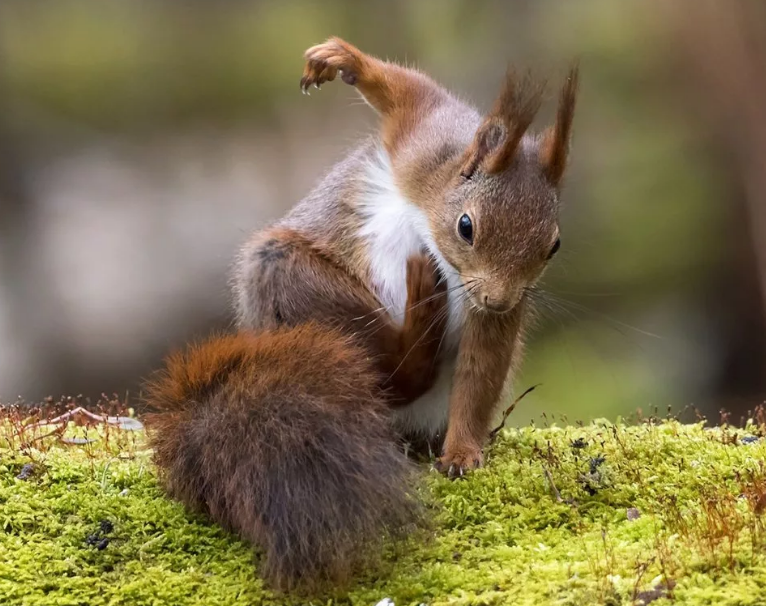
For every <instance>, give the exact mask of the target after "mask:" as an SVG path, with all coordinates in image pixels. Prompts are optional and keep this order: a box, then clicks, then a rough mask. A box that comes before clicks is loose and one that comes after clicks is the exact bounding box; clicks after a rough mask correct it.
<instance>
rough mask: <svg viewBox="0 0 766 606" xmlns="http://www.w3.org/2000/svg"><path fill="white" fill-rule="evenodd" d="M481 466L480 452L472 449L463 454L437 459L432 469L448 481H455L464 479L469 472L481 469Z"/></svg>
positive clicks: (481, 456)
mask: <svg viewBox="0 0 766 606" xmlns="http://www.w3.org/2000/svg"><path fill="white" fill-rule="evenodd" d="M448 464H449V466H448ZM482 464H483V455H482V453H481V450H480V449H479V450H473V449H472V450H469V451H466V452H463V453H458V454H452V455H444V456H442V457H441V458H439V459H437V461H436V463H435V464H434V468H435V469H436V470H437V471H439V472H441V473H444V474H445V475H446V476H447V477H448V478H449V479H450V480H456V479H459V478H464V477H466V475H467V473H468V472H469V471H471V470H472V469H477V468H479V467H481V466H482ZM445 470H446V471H445Z"/></svg>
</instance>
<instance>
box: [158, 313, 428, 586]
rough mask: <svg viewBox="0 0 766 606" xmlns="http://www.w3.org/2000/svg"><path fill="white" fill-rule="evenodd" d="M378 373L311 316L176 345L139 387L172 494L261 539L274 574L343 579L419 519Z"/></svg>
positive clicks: (297, 581)
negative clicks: (292, 324) (289, 324)
mask: <svg viewBox="0 0 766 606" xmlns="http://www.w3.org/2000/svg"><path fill="white" fill-rule="evenodd" d="M379 382H380V377H379V375H378V373H377V371H376V369H375V367H374V365H373V364H372V362H371V361H370V358H369V356H368V355H367V352H366V351H365V349H364V348H363V347H360V346H359V345H358V344H357V343H355V342H354V341H353V340H352V339H351V338H350V337H348V336H345V335H343V334H342V333H340V332H339V331H335V330H332V329H329V328H326V327H321V326H319V325H316V324H312V323H308V324H303V325H302V326H300V327H297V328H280V329H275V330H268V331H265V332H262V333H261V334H257V335H256V334H252V333H247V332H243V333H240V334H238V335H232V336H225V337H219V338H215V339H211V340H210V341H208V342H206V343H202V344H199V345H194V346H191V347H189V348H188V349H187V350H186V351H184V352H179V353H175V354H173V355H171V356H170V357H169V358H168V360H167V365H166V368H165V370H164V371H163V372H161V373H160V374H158V376H157V377H156V378H155V379H154V380H153V381H152V383H151V384H150V386H149V390H148V396H147V401H148V404H149V405H150V406H151V408H152V409H154V410H155V411H156V412H155V414H153V415H151V416H149V418H148V424H149V427H150V429H151V431H150V438H151V443H152V446H153V448H154V457H155V461H156V463H157V465H158V466H159V468H160V470H161V472H162V473H161V477H162V480H163V482H164V485H165V488H166V490H167V492H168V493H169V494H170V495H171V496H173V497H174V498H177V499H179V500H180V501H182V502H184V503H185V504H186V505H188V506H189V507H192V508H194V509H196V510H200V511H203V512H206V513H207V514H209V515H210V516H211V517H212V518H213V519H215V520H216V521H217V522H219V523H220V524H222V525H223V526H224V527H226V528H228V529H231V530H232V531H234V532H237V533H238V534H240V535H241V536H243V537H244V538H246V539H248V540H249V541H252V542H253V543H255V544H257V545H259V546H260V547H261V548H262V550H263V551H264V553H265V563H264V565H263V567H261V569H260V570H261V572H262V574H263V575H264V576H265V577H266V579H267V580H268V581H269V582H271V583H272V584H273V585H275V586H278V587H281V588H283V589H293V588H296V587H299V588H303V589H306V588H312V587H316V586H317V585H322V584H323V583H325V582H331V583H333V584H338V583H342V582H344V581H345V580H346V579H348V577H349V576H350V575H351V574H352V573H353V572H354V570H355V569H356V567H357V566H358V565H359V563H360V562H364V561H365V560H368V559H370V558H369V556H370V555H372V554H375V553H377V552H378V551H379V547H380V546H379V542H380V539H381V538H383V537H384V536H387V535H388V536H394V537H396V536H402V535H403V534H404V533H406V532H407V531H408V530H409V529H410V527H411V525H412V524H413V523H415V522H417V521H418V520H419V519H420V518H419V507H418V505H417V503H416V501H415V500H414V499H413V497H412V494H411V490H412V480H413V475H412V469H411V468H410V466H409V464H408V462H407V461H406V460H405V457H404V455H403V454H402V453H401V452H400V450H399V449H398V448H397V446H396V440H395V437H394V436H393V434H392V433H391V430H390V427H389V422H388V419H387V407H386V402H385V398H384V396H383V395H382V394H381V392H380V391H379V389H378V385H379ZM373 559H374V558H373Z"/></svg>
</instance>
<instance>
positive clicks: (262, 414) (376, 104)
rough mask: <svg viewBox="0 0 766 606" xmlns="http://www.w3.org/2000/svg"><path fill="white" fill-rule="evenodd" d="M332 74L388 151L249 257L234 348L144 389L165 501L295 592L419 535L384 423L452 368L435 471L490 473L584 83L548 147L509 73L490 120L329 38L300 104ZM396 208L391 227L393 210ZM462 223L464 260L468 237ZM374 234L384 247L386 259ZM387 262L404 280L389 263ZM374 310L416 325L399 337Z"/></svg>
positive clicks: (398, 329)
mask: <svg viewBox="0 0 766 606" xmlns="http://www.w3.org/2000/svg"><path fill="white" fill-rule="evenodd" d="M338 74H340V75H341V77H342V79H343V80H344V82H346V83H347V84H351V85H354V86H356V87H357V89H358V90H359V92H360V93H361V94H362V96H363V97H364V98H365V99H366V100H367V101H368V103H369V104H370V105H371V106H372V107H373V108H374V109H375V110H376V111H377V112H378V113H379V114H380V115H381V130H380V136H379V138H378V139H373V140H371V141H368V142H367V143H365V144H364V145H362V146H360V147H359V148H358V149H357V150H355V151H354V152H353V153H351V154H350V155H349V156H348V157H347V158H346V159H345V160H343V161H342V162H340V163H339V164H338V165H336V166H335V167H334V168H333V169H332V170H331V171H330V173H329V174H328V175H327V176H326V177H325V178H324V179H323V180H322V181H321V183H320V184H319V185H318V186H317V187H316V188H315V189H314V190H313V191H312V192H311V193H310V194H309V195H308V196H307V197H306V198H305V199H304V200H303V201H302V202H301V203H300V204H298V205H297V206H296V207H295V208H294V209H293V210H292V211H291V212H290V214H289V215H288V216H287V217H286V218H284V219H283V220H281V221H279V222H278V223H277V224H276V225H274V226H272V227H270V228H269V229H266V230H264V231H262V232H259V233H257V234H255V236H254V237H253V238H252V239H251V240H250V242H248V243H247V244H246V246H245V247H244V248H243V249H242V252H241V254H240V256H239V258H238V259H237V263H236V266H235V271H234V276H233V292H234V298H235V306H236V310H237V324H238V328H239V329H240V330H241V331H242V332H241V333H240V334H238V335H235V336H229V337H222V338H218V339H213V340H211V341H209V342H207V343H204V344H202V345H199V346H193V347H191V348H189V349H188V350H187V351H186V352H183V353H178V354H174V355H173V356H171V357H170V358H169V359H168V362H167V367H166V369H165V371H164V372H163V373H161V374H160V375H158V377H157V378H156V379H155V380H154V382H153V383H152V385H151V387H150V389H149V390H148V403H149V405H150V406H151V407H152V408H154V409H155V410H157V411H158V412H157V414H156V415H155V416H154V417H153V418H151V419H150V420H149V422H150V424H151V427H152V430H153V431H152V434H151V435H152V444H153V447H154V449H155V458H156V461H157V464H158V466H159V467H160V469H161V470H162V476H163V480H164V482H165V486H166V488H167V490H168V492H169V493H170V494H171V495H173V496H174V497H176V498H178V499H180V500H181V501H183V502H185V503H187V504H188V505H189V506H191V507H195V508H197V509H201V510H203V511H206V512H207V513H208V514H210V515H211V517H213V519H215V520H217V521H218V522H220V523H222V524H223V525H225V526H226V527H228V528H231V529H232V530H234V531H236V532H238V533H239V534H240V535H242V536H243V537H245V538H246V539H249V540H251V541H253V542H254V543H257V544H258V545H260V546H261V548H262V549H263V550H264V552H265V555H266V563H265V566H264V568H262V572H263V573H264V574H265V576H266V577H267V578H268V579H269V580H270V581H271V582H272V583H274V584H276V585H278V586H281V587H285V588H292V587H295V586H303V587H306V586H309V587H310V586H313V585H316V584H317V583H322V582H323V581H332V582H334V583H337V582H340V581H343V580H344V579H346V578H348V577H349V576H350V575H351V574H352V573H353V571H354V570H355V568H356V566H357V565H358V564H359V563H360V562H363V561H364V560H365V555H366V554H370V553H375V551H376V550H375V545H376V544H377V541H379V540H380V539H381V538H382V537H384V536H386V535H389V536H398V535H400V534H401V533H403V532H406V529H407V528H408V525H409V524H410V523H411V522H412V521H413V520H417V519H418V508H417V505H416V504H415V502H414V501H413V500H412V498H411V486H412V484H411V470H410V468H409V467H408V465H407V463H406V461H405V460H404V457H403V455H402V454H401V453H400V452H399V451H398V450H397V448H396V439H397V438H396V437H395V436H394V435H393V432H392V425H393V424H394V421H393V420H392V419H395V418H399V417H398V416H397V415H400V413H401V412H402V411H404V412H405V413H407V414H410V413H412V414H420V413H419V412H418V411H420V409H419V408H417V406H418V402H419V401H420V400H418V398H419V397H420V396H423V395H424V394H425V395H426V396H427V395H428V392H429V390H430V389H431V388H432V386H433V385H434V383H435V380H436V378H437V376H438V374H439V372H440V370H441V368H442V365H443V364H446V363H447V362H449V363H450V364H453V365H454V369H455V370H454V376H452V377H451V379H452V391H451V394H450V398H449V426H448V429H447V433H446V438H445V440H444V449H443V452H442V456H441V457H440V459H439V461H438V463H437V466H438V467H439V468H441V469H442V470H444V471H445V472H446V473H448V474H449V475H450V476H453V477H455V476H460V475H463V473H464V472H465V471H466V470H468V469H471V468H474V467H476V466H478V465H480V464H481V463H482V447H483V445H484V443H485V441H486V439H487V436H488V433H489V424H490V422H491V417H492V415H493V413H494V411H495V409H496V407H497V404H498V402H499V401H500V400H501V398H502V396H503V393H504V390H505V388H506V387H507V386H508V385H509V380H508V379H509V378H510V377H511V376H512V374H513V369H514V368H515V366H516V365H517V363H518V360H519V358H520V355H521V350H522V337H523V329H524V326H525V324H526V322H527V317H528V309H527V308H528V303H527V297H526V296H525V293H526V292H527V289H528V288H530V287H531V286H533V285H534V283H535V282H536V281H537V280H538V279H539V277H540V275H541V274H542V272H543V271H544V269H545V267H546V264H547V262H548V260H549V259H550V257H551V250H552V246H553V245H554V242H555V241H556V239H557V237H558V216H557V215H558V206H559V198H558V194H559V186H560V180H561V176H562V174H563V171H564V168H565V165H566V162H567V157H568V146H569V139H570V137H571V125H572V116H573V112H574V100H575V92H576V85H577V74H576V72H573V73H572V75H571V77H570V79H569V81H568V83H567V84H566V85H565V87H564V91H563V92H562V97H561V101H560V107H559V112H558V117H557V122H556V125H555V127H554V129H553V130H552V131H549V132H548V134H546V135H545V136H544V137H542V138H541V137H539V136H535V135H531V134H529V133H527V132H526V131H527V128H528V127H529V125H530V123H531V121H532V118H533V117H534V115H535V112H536V111H537V108H538V106H539V100H540V90H541V89H540V88H539V87H538V86H536V85H534V84H533V83H532V82H531V80H529V79H528V78H525V79H522V80H521V81H519V80H517V79H516V78H515V77H513V76H512V75H509V77H508V78H507V79H506V84H505V88H504V92H503V93H502V94H501V95H500V97H499V99H498V101H497V102H496V103H495V106H494V108H493V110H492V112H490V114H489V115H488V116H487V117H485V118H482V116H481V115H480V114H479V113H478V112H477V111H476V110H475V109H474V108H472V107H470V106H468V105H466V104H464V103H462V102H460V101H459V100H457V99H456V98H455V97H453V96H452V95H451V94H450V93H448V92H447V91H445V90H444V89H442V88H441V87H440V86H439V85H438V84H436V83H435V82H434V81H433V80H431V79H430V78H429V77H428V76H426V75H424V74H422V73H420V72H418V71H416V70H413V69H408V68H404V67H402V66H398V65H395V64H392V63H388V62H384V61H381V60H379V59H376V58H374V57H371V56H369V55H366V54H364V53H362V52H361V51H360V50H359V49H357V48H355V47H354V46H352V45H350V44H348V43H347V42H345V41H343V40H340V39H338V38H331V39H330V40H328V41H327V42H325V43H324V44H320V45H318V46H315V47H312V48H311V49H309V50H308V51H306V68H305V70H304V75H303V78H302V80H301V87H302V88H304V90H305V89H306V88H308V87H309V86H310V85H311V84H316V85H320V84H322V83H323V82H326V81H330V80H333V79H334V78H335V77H336V76H337V75H338ZM379 148H382V149H383V150H385V159H384V165H383V166H381V165H380V162H381V160H380V156H379V153H378V150H379ZM376 163H378V164H376ZM371 167H373V168H371ZM373 169H374V170H373ZM376 170H377V171H378V172H375V171H376ZM381 171H383V173H381ZM386 171H388V172H386ZM381 174H382V175H383V176H381ZM371 175H372V176H371ZM376 196H377V197H376ZM388 203H391V204H393V205H394V206H393V208H394V209H395V210H396V211H397V212H400V211H401V212H400V214H399V215H397V216H395V217H389V216H388V215H386V214H385V212H381V208H383V211H385V210H386V208H387V207H385V206H384V205H385V204H388ZM375 205H377V206H375ZM371 208H372V210H371ZM376 212H377V213H379V214H375V213H376ZM371 213H372V214H371ZM463 214H468V215H469V216H470V218H471V220H472V222H473V228H474V237H473V242H472V244H469V243H467V242H465V241H464V240H463V239H462V238H461V237H460V236H459V234H458V231H457V224H458V220H459V218H460V217H461V216H462V215H463ZM371 217H372V218H371ZM373 219H374V221H382V222H383V223H375V222H374V221H373ZM388 219H391V220H392V221H394V222H395V223H394V227H395V229H394V230H390V231H389V232H386V229H387V228H389V227H390V226H389V225H387V224H386V221H387V220H388ZM370 225H374V226H375V227H376V229H380V233H378V232H375V233H374V234H373V236H374V237H378V236H380V237H384V238H387V239H386V240H385V241H384V242H383V244H384V245H385V246H384V247H383V249H382V250H383V251H384V252H383V253H380V251H378V252H377V253H375V254H376V255H377V256H374V255H373V253H372V252H370V251H372V250H373V248H372V247H371V243H370V242H371V241H375V240H374V237H373V238H372V240H370V238H371V236H370V233H369V230H368V231H365V230H366V229H368V228H369V227H370ZM389 254H391V255H392V257H393V258H394V259H395V260H396V263H393V264H392V263H389V264H388V265H386V263H387V262H388V261H389V259H388V255H389ZM373 256H374V258H373ZM405 259H406V261H405ZM399 260H401V262H402V265H406V274H405V277H404V278H401V276H402V274H401V272H400V270H402V271H404V269H405V268H404V267H401V266H399V265H398V263H399ZM376 263H378V264H380V265H376ZM381 269H383V270H385V271H386V272H390V274H391V275H393V277H391V276H390V275H389V274H386V276H387V278H386V279H388V278H390V279H391V280H392V283H393V284H395V288H394V290H395V293H394V295H391V293H390V292H388V291H385V289H384V288H383V286H381V283H380V280H381V278H380V275H379V274H378V273H376V272H377V271H378V270H381ZM376 280H378V281H376ZM449 280H452V283H453V287H451V289H450V291H449V292H447V289H446V287H445V284H444V281H449ZM455 280H457V282H458V283H457V287H460V288H459V289H458V288H457V287H455V286H454V282H455ZM403 288H406V293H404V292H402V289H403ZM455 292H457V295H456V294H455ZM381 293H384V294H386V296H388V297H389V300H391V301H393V303H392V305H393V306H394V308H396V307H397V306H398V305H400V304H403V305H404V312H403V319H402V320H401V322H398V321H395V319H394V317H393V316H392V314H391V311H390V310H389V309H387V308H386V307H385V306H384V305H382V304H381V297H382V294H381ZM456 297H457V298H456ZM404 298H406V304H405V303H403V301H404ZM448 299H449V301H448ZM456 306H458V307H459V312H456V311H455V310H454V309H453V307H456ZM448 312H449V317H450V321H453V320H455V321H457V322H458V324H457V325H458V327H459V328H458V330H459V334H458V335H457V339H455V338H453V335H452V333H450V330H454V329H453V328H448V326H447V313H448ZM397 313H398V312H397ZM456 314H457V315H456ZM445 339H446V341H447V344H446V345H445V346H444V347H442V345H443V343H444V342H445ZM450 341H452V342H451V343H450ZM445 367H446V366H445ZM452 367H453V366H449V368H452ZM410 406H411V407H410ZM408 407H409V408H408ZM437 412H438V411H437ZM428 414H430V412H429V411H428V410H427V409H426V414H425V417H426V418H428V420H429V423H430V422H431V419H430V417H428ZM401 418H406V419H410V417H407V415H406V414H405V415H404V416H403V417H401ZM408 422H409V421H408ZM397 427H398V426H397ZM429 429H430V430H431V431H433V432H435V433H436V435H440V432H441V429H442V428H441V427H433V428H431V427H429ZM425 437H426V438H431V437H433V436H431V435H428V436H425Z"/></svg>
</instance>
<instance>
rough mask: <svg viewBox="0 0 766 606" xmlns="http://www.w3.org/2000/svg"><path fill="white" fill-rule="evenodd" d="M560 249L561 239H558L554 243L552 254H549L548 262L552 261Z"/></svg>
mask: <svg viewBox="0 0 766 606" xmlns="http://www.w3.org/2000/svg"><path fill="white" fill-rule="evenodd" d="M559 248H561V238H556V241H555V242H554V243H553V248H551V252H549V253H548V260H550V259H552V258H553V255H555V254H556V253H557V252H559Z"/></svg>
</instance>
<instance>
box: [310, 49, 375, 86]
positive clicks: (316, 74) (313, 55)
mask: <svg viewBox="0 0 766 606" xmlns="http://www.w3.org/2000/svg"><path fill="white" fill-rule="evenodd" d="M303 56H304V58H305V60H306V65H305V67H304V68H303V77H302V78H301V90H302V91H303V92H304V93H306V92H308V89H309V87H310V86H311V85H312V84H313V85H314V86H315V87H316V88H319V87H320V86H321V85H322V84H324V83H325V82H331V81H333V80H335V77H336V76H337V75H338V73H340V75H341V79H342V80H343V81H344V82H345V83H346V84H351V85H354V84H356V82H357V80H358V78H359V73H360V70H361V68H362V64H363V61H364V55H363V54H362V52H361V51H359V50H358V49H357V48H355V47H353V46H352V45H350V44H349V43H348V42H345V41H344V40H341V39H340V38H330V39H329V40H328V41H327V42H323V43H322V44H317V45H316V46H312V47H311V48H310V49H308V50H307V51H306V52H305V53H304V55H303Z"/></svg>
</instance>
